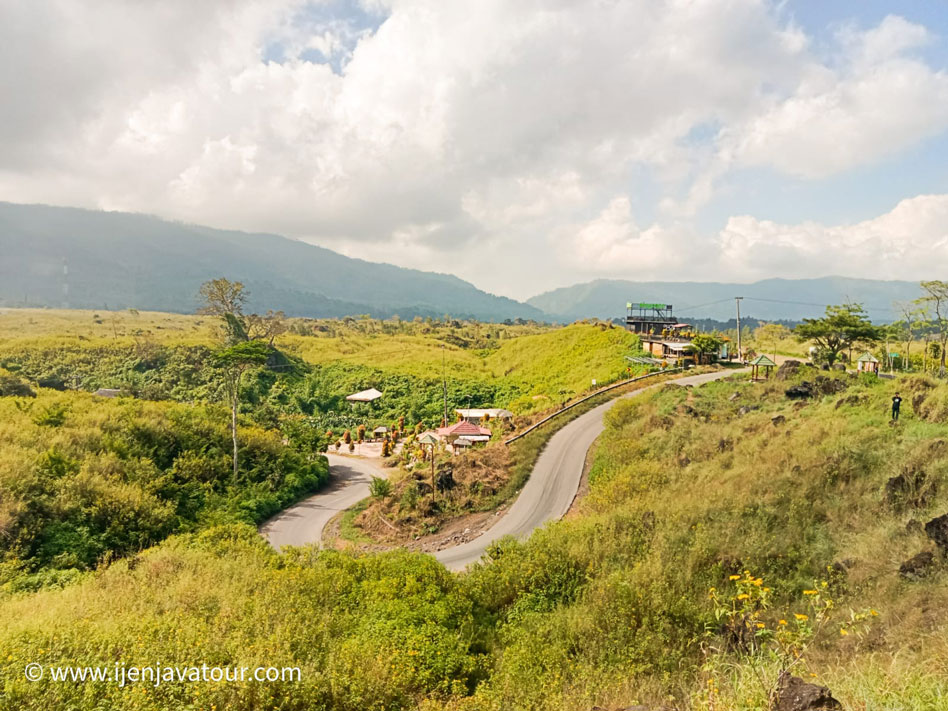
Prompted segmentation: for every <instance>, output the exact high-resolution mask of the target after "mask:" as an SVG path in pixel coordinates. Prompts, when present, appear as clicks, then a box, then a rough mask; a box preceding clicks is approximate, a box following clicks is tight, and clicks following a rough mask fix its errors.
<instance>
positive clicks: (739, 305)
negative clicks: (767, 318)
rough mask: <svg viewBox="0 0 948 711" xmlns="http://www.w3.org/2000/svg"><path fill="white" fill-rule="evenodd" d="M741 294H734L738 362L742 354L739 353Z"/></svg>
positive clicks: (741, 361) (741, 359)
mask: <svg viewBox="0 0 948 711" xmlns="http://www.w3.org/2000/svg"><path fill="white" fill-rule="evenodd" d="M743 298H744V297H743V296H735V297H734V303H736V304H737V360H738V362H740V363H743V362H744V361H743V356H742V355H741V353H742V351H741V300H742V299H743Z"/></svg>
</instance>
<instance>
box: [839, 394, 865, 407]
mask: <svg viewBox="0 0 948 711" xmlns="http://www.w3.org/2000/svg"><path fill="white" fill-rule="evenodd" d="M862 401H863V399H862V398H861V397H859V396H858V395H847V396H846V397H841V398H840V399H839V400H837V401H836V409H837V410H838V409H839V408H841V407H855V406H856V405H861V404H862Z"/></svg>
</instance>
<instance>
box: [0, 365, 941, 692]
mask: <svg viewBox="0 0 948 711" xmlns="http://www.w3.org/2000/svg"><path fill="white" fill-rule="evenodd" d="M818 375H819V373H818V372H801V373H800V374H799V375H797V376H795V377H794V378H792V379H790V380H786V381H782V382H774V381H770V382H767V383H757V384H751V383H749V382H747V381H746V377H745V379H744V380H737V381H721V382H717V383H713V384H710V385H707V386H704V387H702V388H695V389H680V388H672V387H668V388H660V389H657V390H656V391H653V392H652V393H649V394H647V395H643V396H642V397H639V398H636V399H634V400H630V401H623V402H621V403H619V404H617V406H616V407H615V408H613V410H612V411H611V412H610V414H609V415H608V417H607V431H606V433H605V435H604V436H603V439H602V442H601V444H600V447H599V449H598V452H597V455H596V459H595V462H594V466H593V470H592V472H591V474H590V491H589V494H588V495H587V497H586V498H585V499H584V500H583V501H582V502H581V506H580V510H579V512H578V514H577V515H576V516H574V517H571V518H570V519H568V520H564V521H561V522H559V523H555V524H552V525H550V526H548V527H546V528H545V529H543V530H542V531H540V532H538V533H537V534H535V535H534V536H533V537H532V538H531V539H530V540H529V541H527V542H524V543H515V542H512V541H504V542H500V543H499V544H498V545H496V546H494V547H493V548H492V550H491V551H490V556H491V559H492V561H491V562H490V563H489V564H485V565H480V566H477V567H475V568H474V569H473V570H471V571H470V572H469V573H467V574H466V575H462V576H454V575H451V574H449V573H448V572H447V571H445V570H444V569H443V568H442V567H441V566H440V565H438V564H437V563H436V562H435V561H434V560H433V559H432V558H430V557H427V556H422V555H415V554H407V553H405V552H391V553H386V554H381V555H364V556H357V555H352V554H348V553H339V552H333V551H324V552H317V551H315V550H311V549H302V550H298V551H294V552H292V553H289V554H285V555H280V554H277V553H275V552H273V551H271V550H269V549H268V548H267V546H266V545H265V544H264V543H263V542H262V541H261V540H259V538H258V537H257V535H256V533H255V531H254V530H253V529H252V528H250V527H246V528H242V527H236V526H225V527H220V528H215V529H211V530H208V531H205V532H202V533H197V534H188V535H186V536H183V537H177V538H173V539H170V540H169V541H167V542H165V543H164V544H162V545H160V546H158V547H156V548H153V549H149V550H146V551H144V552H142V553H141V554H139V555H137V556H136V557H135V558H134V559H129V560H123V561H118V562H115V563H113V564H111V565H109V566H104V567H103V568H102V569H101V570H99V571H98V572H97V573H96V574H94V575H88V576H85V577H84V578H82V579H81V580H79V581H78V582H75V583H73V584H69V585H67V586H66V587H65V588H64V589H62V590H57V589H48V590H44V591H41V592H37V593H29V594H25V593H21V594H18V595H13V596H10V595H7V596H6V597H5V599H0V643H2V644H3V649H4V655H3V656H2V658H0V670H2V673H3V676H4V679H5V680H6V681H5V687H4V694H3V695H2V697H0V708H2V709H14V708H15V709H48V708H67V707H72V708H82V709H85V708H116V709H156V710H157V709H165V708H169V707H175V708H195V709H196V708H204V709H210V708H212V707H216V708H217V709H223V708H234V709H237V708H251V707H260V706H265V707H272V708H281V709H334V710H335V709H342V710H343V711H348V710H352V711H355V709H365V708H377V709H416V708H417V709H424V711H434V710H436V709H437V710H443V711H501V710H506V709H528V710H536V711H540V710H541V709H542V710H543V711H547V710H550V709H552V710H554V711H588V709H590V708H592V707H593V706H595V705H599V706H602V707H604V708H617V707H624V706H628V705H634V704H646V705H648V706H650V707H661V706H662V705H666V706H669V707H671V708H676V709H681V710H683V711H699V710H707V709H715V710H716V711H750V710H751V709H754V710H757V709H763V708H766V707H767V706H768V693H769V688H770V685H771V684H772V682H773V680H774V679H775V676H776V673H777V671H778V669H779V668H780V667H781V666H783V665H786V664H792V665H793V669H794V672H795V673H796V674H798V675H801V676H803V677H804V678H806V679H807V680H813V681H816V682H818V683H821V684H826V685H828V686H829V687H830V688H831V690H832V692H833V694H834V695H835V696H836V697H837V698H839V699H840V701H841V702H842V703H843V705H844V708H846V709H862V710H865V711H896V710H897V711H941V710H942V709H944V708H945V701H946V699H948V638H946V635H945V630H946V625H948V619H946V610H948V586H946V585H945V582H946V576H948V570H946V568H945V564H944V562H942V559H941V558H940V557H939V556H938V555H935V556H933V558H932V563H931V565H930V568H929V569H927V570H926V571H924V572H923V574H922V575H921V576H919V577H917V578H915V579H905V578H903V577H901V576H900V575H899V566H900V565H901V563H902V562H904V561H905V560H907V559H908V558H910V557H912V556H914V555H916V554H917V553H919V552H924V551H933V550H935V546H934V544H933V543H932V541H930V540H929V539H928V538H927V537H926V535H925V534H924V532H922V531H921V530H920V528H919V525H918V524H919V523H924V522H926V521H928V520H930V519H932V518H933V517H935V516H938V515H940V514H943V513H945V512H946V511H948V490H946V488H945V477H946V476H948V469H946V464H945V461H946V460H945V459H944V457H943V456H942V451H943V446H944V440H945V438H944V424H945V422H946V419H948V386H946V385H945V384H943V383H939V382H935V381H932V380H928V379H925V378H922V377H915V378H910V379H906V380H903V381H901V382H886V381H878V380H872V379H869V378H855V377H851V376H846V375H842V374H834V375H833V376H832V377H833V379H834V380H833V381H832V382H830V381H820V383H821V385H820V387H821V388H822V389H821V390H819V391H817V393H816V394H815V396H814V397H812V398H810V399H806V400H803V401H793V400H791V399H789V398H787V397H786V396H785V395H784V390H785V388H786V387H788V386H789V385H791V384H794V383H799V382H801V381H802V380H808V381H810V382H814V381H815V379H816V377H817V376H818ZM836 381H839V385H836V384H834V383H835V382H836ZM827 383H829V384H828V385H827ZM896 388H898V389H900V390H901V391H902V393H903V395H904V396H906V406H905V408H904V413H903V418H902V421H901V422H900V423H899V424H898V425H896V426H893V425H891V424H890V422H889V418H888V402H889V398H890V397H891V395H892V393H893V392H894V390H895V389H896ZM775 418H776V419H775ZM919 472H923V473H924V476H923V477H922V478H921V479H918V478H917V477H916V475H917V474H918V473H919ZM905 474H908V475H910V477H911V479H910V480H911V481H912V482H919V486H917V487H916V486H913V487H909V488H908V489H904V490H903V489H899V488H898V487H896V488H895V489H893V488H892V486H891V485H889V483H888V482H889V481H890V480H891V479H892V478H894V477H898V476H900V475H905ZM893 491H894V492H895V494H893V493H892V492H893ZM887 492H888V493H887ZM896 494H897V495H896ZM824 583H825V584H824ZM829 601H832V602H831V604H830V603H829ZM783 623H786V624H783ZM788 655H789V656H788ZM35 659H43V660H46V661H47V663H52V662H61V663H82V664H93V663H107V664H108V663H111V661H112V660H114V659H121V660H122V661H123V662H126V663H127V664H129V665H131V664H142V665H147V664H154V663H155V660H161V662H162V663H167V664H174V663H179V664H187V663H189V662H190V663H194V662H196V661H200V662H208V663H215V664H242V665H250V666H254V665H258V664H266V665H276V666H284V665H292V666H298V667H299V668H300V669H301V673H302V679H301V681H300V682H298V683H292V684H290V683H276V684H270V685H260V684H253V683H251V684H220V685H206V684H193V685H185V684H166V685H161V686H159V687H157V688H155V687H147V688H146V687H145V686H144V685H142V686H138V687H133V688H126V689H120V688H118V687H116V686H115V685H109V684H85V685H74V684H56V683H52V682H48V681H44V682H40V683H38V684H28V683H27V682H26V681H25V680H24V679H23V678H22V668H23V666H24V665H25V664H26V663H27V662H29V661H32V660H35Z"/></svg>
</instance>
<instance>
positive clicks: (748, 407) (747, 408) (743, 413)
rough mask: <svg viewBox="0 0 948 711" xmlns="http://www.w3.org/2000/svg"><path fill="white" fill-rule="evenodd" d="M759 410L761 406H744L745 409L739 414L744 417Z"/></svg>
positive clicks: (739, 411) (738, 412)
mask: <svg viewBox="0 0 948 711" xmlns="http://www.w3.org/2000/svg"><path fill="white" fill-rule="evenodd" d="M759 409H760V405H744V407H742V408H741V409H740V410H738V411H737V414H738V415H740V416H741V417H743V416H744V415H746V414H748V413H750V412H753V411H754V410H759Z"/></svg>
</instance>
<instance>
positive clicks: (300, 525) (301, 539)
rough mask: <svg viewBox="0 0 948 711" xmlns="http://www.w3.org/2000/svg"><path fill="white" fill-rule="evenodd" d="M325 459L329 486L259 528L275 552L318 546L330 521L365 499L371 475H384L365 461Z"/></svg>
mask: <svg viewBox="0 0 948 711" xmlns="http://www.w3.org/2000/svg"><path fill="white" fill-rule="evenodd" d="M326 458H327V459H328V460H329V473H330V479H329V486H328V487H327V488H325V489H323V490H321V491H320V492H319V493H318V494H313V495H312V496H310V497H309V498H308V499H304V500H303V501H300V502H299V503H298V504H294V505H293V506H291V507H290V508H288V509H285V510H284V511H281V512H280V513H278V514H277V515H276V516H274V517H273V518H271V519H270V520H269V521H267V522H266V523H265V524H263V526H261V527H260V533H261V534H262V535H263V536H264V537H265V538H266V539H267V540H268V541H269V542H270V545H271V546H273V547H274V548H276V549H277V550H280V548H282V547H283V546H304V545H306V544H308V543H319V541H320V539H321V538H322V535H323V529H324V528H325V527H326V524H327V523H329V520H330V519H331V518H332V517H333V516H335V515H336V514H337V513H339V512H340V511H345V510H346V509H348V508H350V507H352V506H355V505H356V504H357V503H359V502H360V501H362V499H364V498H365V497H366V496H368V495H369V482H370V481H372V477H373V476H382V477H384V476H385V473H383V471H382V470H381V469H379V468H378V467H376V466H374V465H373V464H371V463H370V462H368V461H366V460H365V459H355V458H354V457H341V456H339V455H338V454H327V455H326Z"/></svg>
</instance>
